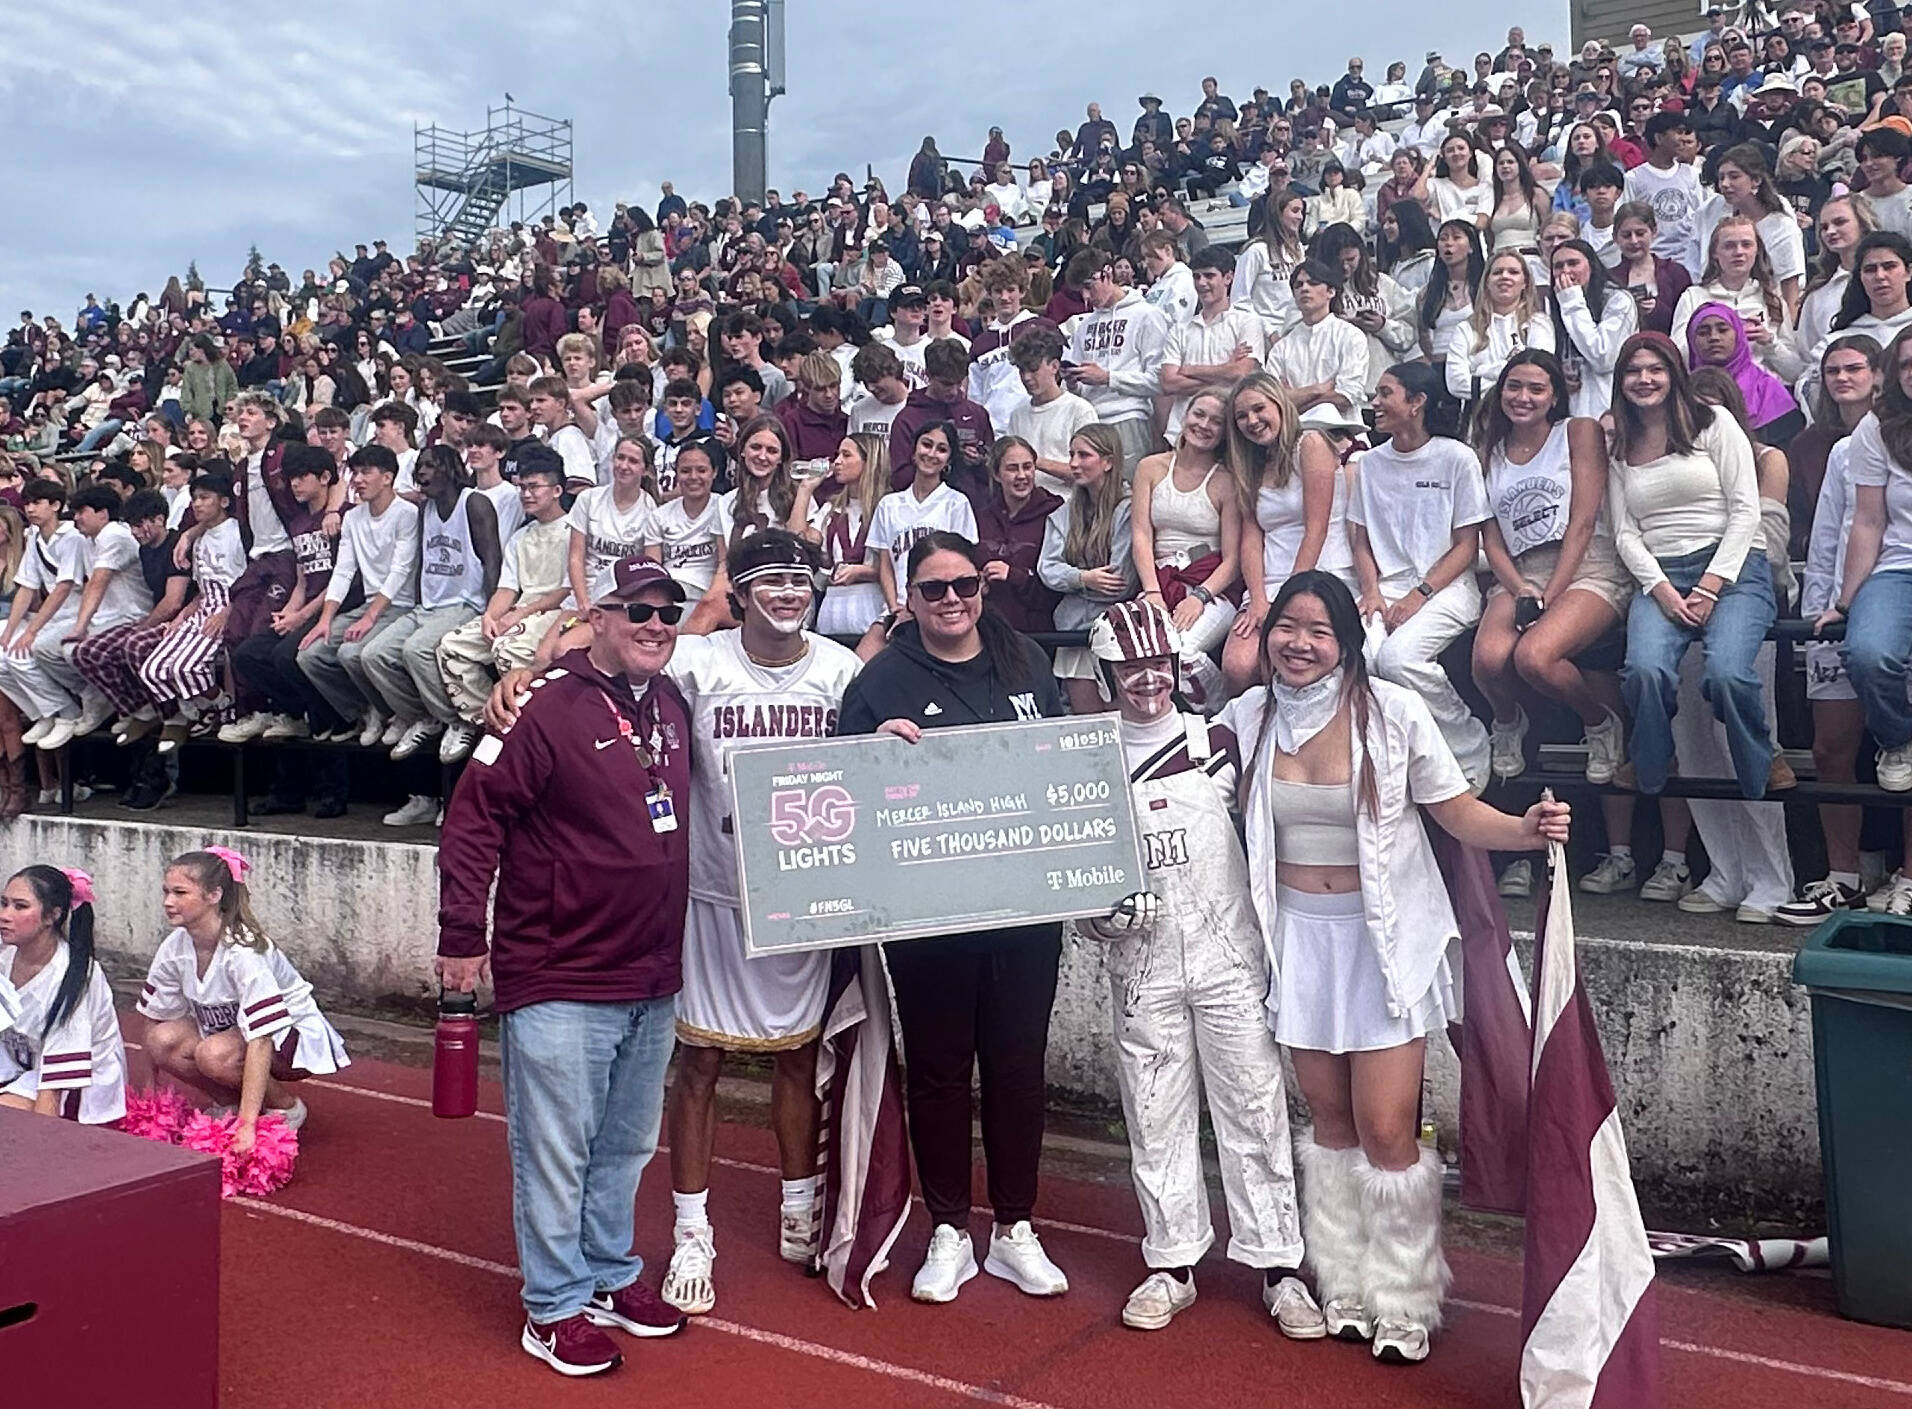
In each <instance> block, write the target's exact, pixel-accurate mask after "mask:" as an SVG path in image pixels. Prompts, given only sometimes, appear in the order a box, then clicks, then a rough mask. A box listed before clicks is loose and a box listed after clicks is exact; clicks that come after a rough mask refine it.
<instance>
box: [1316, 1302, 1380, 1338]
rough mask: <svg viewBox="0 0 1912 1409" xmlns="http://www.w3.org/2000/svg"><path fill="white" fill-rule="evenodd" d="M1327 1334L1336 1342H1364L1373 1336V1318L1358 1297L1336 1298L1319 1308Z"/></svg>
mask: <svg viewBox="0 0 1912 1409" xmlns="http://www.w3.org/2000/svg"><path fill="white" fill-rule="evenodd" d="M1321 1319H1322V1321H1324V1322H1325V1323H1326V1324H1327V1327H1328V1334H1329V1335H1331V1336H1333V1337H1334V1338H1335V1339H1336V1340H1338V1341H1364V1340H1368V1339H1370V1338H1371V1337H1372V1336H1373V1335H1374V1318H1373V1317H1371V1316H1369V1315H1368V1309H1367V1307H1365V1306H1363V1305H1362V1304H1361V1299H1360V1298H1359V1297H1336V1298H1334V1299H1333V1300H1332V1301H1330V1302H1328V1304H1327V1305H1325V1306H1323V1307H1322V1308H1321Z"/></svg>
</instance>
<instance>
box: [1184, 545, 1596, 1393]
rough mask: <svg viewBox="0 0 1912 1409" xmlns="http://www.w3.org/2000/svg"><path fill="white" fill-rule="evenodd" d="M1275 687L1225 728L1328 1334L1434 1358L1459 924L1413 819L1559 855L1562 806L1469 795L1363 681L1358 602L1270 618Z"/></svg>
mask: <svg viewBox="0 0 1912 1409" xmlns="http://www.w3.org/2000/svg"><path fill="white" fill-rule="evenodd" d="M1261 650H1262V668H1263V670H1264V671H1265V672H1266V677H1267V678H1268V679H1270V680H1272V681H1273V684H1272V685H1271V686H1269V687H1265V688H1264V687H1257V688H1255V689H1253V690H1250V691H1249V692H1248V693H1247V694H1245V695H1243V696H1242V697H1241V698H1240V699H1238V700H1236V701H1235V702H1234V703H1233V704H1231V705H1230V706H1229V708H1228V710H1227V711H1226V712H1225V713H1224V714H1223V716H1222V718H1223V722H1224V723H1227V724H1229V725H1230V726H1231V727H1232V728H1233V729H1234V731H1235V733H1236V736H1237V737H1238V738H1240V739H1241V740H1242V741H1243V745H1244V747H1246V748H1248V749H1249V750H1250V752H1249V755H1248V762H1247V764H1246V765H1245V768H1244V776H1245V777H1246V778H1247V800H1246V805H1245V816H1246V822H1247V843H1248V872H1249V883H1250V890H1251V893H1252V895H1253V897H1254V902H1255V910H1256V913H1257V916H1258V918H1259V920H1260V922H1261V930H1262V937H1263V941H1264V943H1265V944H1266V945H1267V948H1268V956H1269V962H1270V968H1271V970H1272V972H1273V978H1272V982H1271V985H1270V988H1269V993H1268V1013H1269V1018H1270V1020H1271V1023H1272V1025H1273V1027H1274V1032H1275V1037H1276V1040H1277V1041H1279V1042H1280V1043H1281V1044H1282V1045H1283V1046H1285V1047H1287V1048H1288V1049H1289V1055H1290V1056H1291V1057H1292V1059H1293V1061H1294V1069H1295V1077H1296V1080H1297V1081H1298V1082H1299V1083H1300V1086H1301V1092H1302V1095H1303V1096H1304V1097H1306V1098H1307V1102H1308V1108H1309V1111H1310V1113H1311V1114H1312V1117H1313V1128H1312V1130H1310V1131H1309V1132H1308V1134H1307V1135H1306V1136H1304V1137H1303V1138H1302V1139H1301V1141H1300V1142H1299V1153H1300V1162H1301V1174H1302V1189H1301V1195H1302V1199H1301V1219H1302V1235H1303V1238H1304V1240H1305V1242H1306V1244H1307V1249H1308V1258H1309V1261H1310V1263H1311V1265H1312V1266H1313V1269H1314V1273H1315V1284H1316V1291H1317V1293H1318V1294H1319V1297H1320V1299H1321V1303H1322V1312H1323V1315H1324V1316H1325V1318H1326V1321H1327V1326H1328V1330H1329V1332H1330V1333H1331V1334H1334V1335H1338V1336H1341V1337H1343V1338H1344V1339H1364V1340H1368V1339H1371V1340H1372V1341H1373V1345H1374V1354H1375V1356H1376V1358H1378V1359H1383V1360H1394V1361H1403V1362H1411V1361H1418V1360H1422V1359H1424V1358H1425V1357H1426V1355H1427V1345H1428V1336H1429V1334H1430V1332H1432V1331H1433V1330H1435V1329H1436V1328H1437V1327H1438V1326H1439V1325H1440V1313H1441V1298H1442V1296H1443V1295H1444V1293H1445V1292H1446V1289H1447V1282H1448V1271H1447V1263H1446V1260H1445V1259H1444V1258H1443V1257H1442V1256H1441V1241H1440V1219H1441V1162H1440V1158H1439V1156H1438V1155H1437V1154H1436V1153H1435V1152H1434V1151H1432V1150H1423V1149H1422V1148H1421V1147H1420V1145H1419V1144H1418V1143H1417V1141H1416V1138H1415V1135H1416V1130H1415V1124H1416V1116H1417V1107H1418V1103H1419V1099H1420V1093H1421V1069H1422V1061H1423V1057H1424V1055H1425V1049H1426V1045H1427V1041H1426V1039H1427V1034H1428V1033H1429V1032H1431V1031H1433V1030H1435V1029H1436V1028H1440V1027H1443V1026H1445V1025H1446V1023H1447V1022H1448V1020H1449V1019H1450V1018H1452V1017H1454V1016H1455V1015H1456V1014H1457V1012H1458V1005H1457V1004H1456V1003H1455V999H1454V988H1453V976H1452V975H1451V973H1450V972H1449V971H1448V967H1447V957H1446V956H1447V948H1448V945H1449V943H1450V942H1451V941H1453V940H1455V939H1457V938H1458V934H1459V927H1458V925H1457V923H1456V921H1455V918H1454V910H1453V906H1452V904H1451V902H1450V901H1449V899H1448V895H1447V890H1446V887H1445V885H1444V883H1443V882H1442V879H1441V873H1440V870H1439V868H1438V867H1437V866H1436V864H1435V861H1434V852H1433V848H1432V847H1431V846H1430V845H1429V843H1428V839H1427V835H1426V833H1425V832H1424V831H1423V830H1422V824H1421V818H1420V813H1419V812H1418V811H1417V809H1418V808H1422V807H1425V808H1426V809H1427V810H1428V812H1429V813H1430V814H1432V816H1433V818H1434V820H1435V821H1436V822H1438V823H1439V824H1440V825H1441V826H1443V827H1445V828H1446V829H1447V830H1448V831H1449V832H1451V833H1452V834H1453V835H1454V836H1455V837H1457V838H1459V839H1460V840H1461V841H1463V842H1465V843H1467V844H1468V845H1470V846H1476V847H1479V848H1481V849H1482V850H1484V851H1537V850H1540V849H1541V848H1543V847H1544V846H1545V845H1546V844H1547V843H1548V842H1549V841H1564V840H1565V839H1566V835H1567V824H1568V809H1567V806H1566V804H1565V803H1553V802H1544V803H1537V804H1536V805H1535V806H1533V807H1532V808H1530V809H1528V811H1527V813H1526V815H1525V816H1523V817H1510V816H1508V815H1506V814H1505V813H1502V812H1497V811H1495V810H1494V809H1493V808H1491V807H1489V806H1487V804H1485V803H1483V802H1481V801H1479V800H1478V799H1477V798H1475V797H1473V796H1472V795H1471V794H1470V793H1469V791H1468V785H1467V779H1466V778H1465V777H1464V776H1463V775H1462V773H1461V770H1460V766H1459V765H1458V764H1457V763H1456V762H1455V761H1454V755H1453V754H1452V752H1450V751H1449V749H1448V746H1447V743H1446V741H1445V740H1444V739H1443V738H1442V736H1441V731H1440V729H1439V727H1438V726H1437V725H1436V724H1435V722H1434V718H1433V716H1432V715H1431V714H1430V713H1429V712H1428V708H1427V706H1426V705H1425V704H1424V703H1423V702H1422V701H1421V699H1420V698H1419V696H1417V695H1415V694H1414V693H1413V692H1412V691H1409V690H1406V689H1403V688H1401V687H1400V686H1397V685H1393V684H1390V683H1388V682H1386V681H1382V680H1374V679H1370V678H1369V676H1368V673H1367V668H1366V665H1365V663H1364V661H1363V658H1362V629H1361V622H1360V618H1359V616H1358V614H1357V612H1356V610H1355V603H1354V596H1353V594H1352V593H1350V592H1349V591H1348V589H1347V586H1346V585H1345V584H1344V583H1342V582H1341V581H1340V579H1338V578H1336V577H1333V576H1331V575H1330V574H1328V573H1325V572H1304V573H1297V574H1296V575H1295V576H1293V577H1291V578H1289V579H1288V581H1287V583H1286V584H1285V585H1284V586H1283V588H1282V590H1281V591H1280V592H1279V593H1277V594H1276V596H1275V600H1274V602H1273V603H1272V604H1271V605H1270V607H1269V611H1268V617H1267V620H1266V622H1265V623H1264V624H1263V627H1262V634H1261Z"/></svg>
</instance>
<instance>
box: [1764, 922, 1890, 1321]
mask: <svg viewBox="0 0 1912 1409" xmlns="http://www.w3.org/2000/svg"><path fill="white" fill-rule="evenodd" d="M1793 982H1794V983H1798V984H1802V985H1804V986H1805V987H1806V989H1807V990H1808V991H1809V992H1810V993H1811V995H1812V1055H1813V1066H1814V1069H1815V1076H1816V1081H1817V1088H1818V1095H1819V1158H1820V1163H1821V1165H1822V1166H1823V1168H1824V1172H1825V1184H1826V1215H1827V1221H1828V1225H1829V1227H1828V1232H1829V1241H1830V1244H1831V1253H1832V1280H1833V1286H1834V1287H1835V1288H1836V1290H1837V1292H1838V1295H1839V1314H1840V1315H1842V1316H1847V1317H1850V1318H1852V1319H1853V1320H1855V1321H1870V1322H1873V1323H1875V1324H1877V1325H1881V1326H1900V1327H1905V1328H1912V1201H1908V1199H1907V1197H1906V1181H1907V1179H1908V1176H1912V920H1904V919H1897V918H1895V917H1893V916H1889V915H1872V914H1867V913H1865V912H1863V911H1848V912H1846V913H1844V914H1841V915H1836V916H1834V917H1833V918H1832V919H1830V920H1828V921H1826V923H1825V924H1823V925H1821V926H1819V928H1818V929H1816V930H1814V931H1813V933H1812V936H1811V937H1810V938H1809V939H1808V940H1807V941H1806V947H1805V948H1804V949H1802V950H1801V951H1800V953H1799V956H1798V957H1797V958H1796V959H1795V960H1794V961H1793Z"/></svg>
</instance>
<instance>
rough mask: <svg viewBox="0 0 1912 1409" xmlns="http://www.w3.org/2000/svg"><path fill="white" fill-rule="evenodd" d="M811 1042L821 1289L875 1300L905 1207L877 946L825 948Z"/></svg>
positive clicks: (905, 1160) (905, 1155) (905, 1178)
mask: <svg viewBox="0 0 1912 1409" xmlns="http://www.w3.org/2000/svg"><path fill="white" fill-rule="evenodd" d="M824 1012H825V1015H824V1020H823V1041H822V1043H821V1045H820V1047H819V1049H818V1052H817V1094H818V1096H819V1097H821V1098H822V1102H823V1119H822V1126H821V1140H820V1142H819V1143H820V1144H821V1146H822V1148H821V1150H820V1151H819V1155H820V1164H821V1167H822V1170H823V1238H822V1244H823V1245H822V1251H821V1253H820V1255H819V1258H818V1260H819V1261H820V1262H821V1263H822V1270H823V1274H824V1276H825V1277H826V1278H828V1279H829V1283H830V1290H832V1291H833V1292H835V1293H836V1294H837V1295H838V1296H839V1297H841V1298H843V1300H844V1302H845V1303H846V1304H847V1305H849V1306H852V1307H856V1308H859V1309H861V1308H863V1307H874V1306H875V1305H876V1302H875V1301H874V1300H873V1299H872V1298H871V1296H870V1282H871V1280H872V1279H873V1278H874V1277H875V1276H876V1274H877V1273H879V1272H881V1271H883V1270H884V1269H885V1268H887V1267H888V1266H889V1265H890V1261H889V1257H890V1248H891V1247H892V1246H893V1245H894V1244H895V1242H896V1239H897V1235H898V1234H900V1233H901V1232H902V1231H903V1224H904V1222H905V1221H906V1220H907V1219H908V1218H909V1212H910V1144H909V1128H908V1125H907V1124H906V1122H905V1118H904V1109H903V1080H902V1073H901V1069H900V1067H899V1065H898V1062H897V1049H896V1041H895V1032H894V1028H893V1026H892V1023H891V1014H890V989H889V976H888V974H887V973H886V972H885V971H884V968H883V956H882V951H881V949H880V947H879V946H877V945H874V944H865V945H860V946H858V947H857V948H854V949H839V950H837V951H836V952H835V954H834V955H833V956H832V964H831V970H830V999H829V1003H828V1005H827V1007H826V1008H825V1010H824Z"/></svg>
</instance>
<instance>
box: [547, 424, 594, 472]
mask: <svg viewBox="0 0 1912 1409" xmlns="http://www.w3.org/2000/svg"><path fill="white" fill-rule="evenodd" d="M544 443H545V444H546V445H549V446H550V447H551V448H552V449H553V450H555V451H557V452H558V457H559V458H560V459H562V460H563V461H564V478H565V481H566V482H567V483H574V482H582V483H584V484H599V483H602V482H603V481H601V480H600V478H599V475H598V462H597V454H596V452H595V451H594V450H593V449H592V448H591V438H590V437H589V436H587V435H586V434H585V433H584V432H583V431H582V430H580V429H578V427H576V426H559V427H558V428H557V429H556V430H554V431H552V432H551V434H550V435H548V436H546V437H545V442H544Z"/></svg>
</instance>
